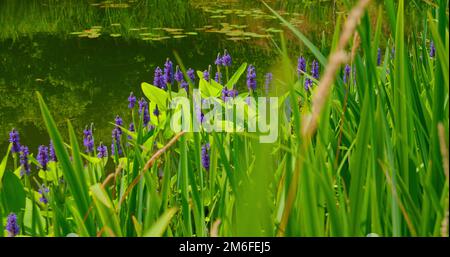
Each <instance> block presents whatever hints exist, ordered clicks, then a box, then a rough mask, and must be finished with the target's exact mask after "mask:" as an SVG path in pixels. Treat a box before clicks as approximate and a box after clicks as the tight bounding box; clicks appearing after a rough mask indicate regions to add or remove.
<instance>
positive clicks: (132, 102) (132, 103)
mask: <svg viewBox="0 0 450 257" xmlns="http://www.w3.org/2000/svg"><path fill="white" fill-rule="evenodd" d="M135 105H136V97H135V96H134V95H133V92H131V93H130V96H129V97H128V108H130V109H133V108H134V106H135Z"/></svg>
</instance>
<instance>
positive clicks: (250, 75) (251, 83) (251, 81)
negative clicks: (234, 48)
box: [247, 64, 256, 91]
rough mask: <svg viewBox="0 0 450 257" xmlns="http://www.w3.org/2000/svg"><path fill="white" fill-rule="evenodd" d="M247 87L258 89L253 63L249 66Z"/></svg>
mask: <svg viewBox="0 0 450 257" xmlns="http://www.w3.org/2000/svg"><path fill="white" fill-rule="evenodd" d="M247 88H248V90H252V91H254V90H256V70H255V67H254V66H253V65H251V64H250V65H249V66H248V68H247Z"/></svg>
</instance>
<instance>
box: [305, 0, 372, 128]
mask: <svg viewBox="0 0 450 257" xmlns="http://www.w3.org/2000/svg"><path fill="white" fill-rule="evenodd" d="M369 3H370V0H360V1H359V2H358V4H357V5H356V6H355V7H353V9H352V10H351V11H350V14H349V15H348V17H347V21H346V22H345V24H344V28H343V30H342V34H341V37H340V38H339V42H338V45H337V47H336V50H335V51H334V52H333V53H331V55H330V57H329V61H328V64H327V66H326V68H325V73H324V75H323V77H322V79H321V80H320V81H319V85H318V87H317V90H316V91H315V92H314V95H313V99H312V113H311V114H310V115H309V116H307V117H304V119H303V124H302V125H303V128H302V134H303V136H311V135H312V134H313V133H314V132H315V131H316V129H317V123H318V120H319V117H320V114H321V112H322V109H323V107H324V106H325V103H326V102H327V100H328V97H329V95H330V91H331V88H332V85H333V82H334V77H335V75H336V72H337V71H338V69H339V67H340V65H341V64H343V63H345V62H347V60H348V56H347V53H346V52H345V48H346V46H347V44H348V41H349V40H350V38H351V37H352V35H353V34H354V33H355V29H356V26H358V23H359V20H360V19H361V17H362V16H363V14H364V10H365V8H366V7H367V5H368V4H369ZM354 51H355V52H356V49H355V50H354Z"/></svg>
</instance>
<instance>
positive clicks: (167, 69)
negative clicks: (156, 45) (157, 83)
mask: <svg viewBox="0 0 450 257" xmlns="http://www.w3.org/2000/svg"><path fill="white" fill-rule="evenodd" d="M172 81H173V64H172V61H170V59H169V58H167V60H166V63H165V64H164V86H165V88H164V89H166V88H167V84H172Z"/></svg>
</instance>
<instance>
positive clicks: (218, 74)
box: [214, 71, 222, 84]
mask: <svg viewBox="0 0 450 257" xmlns="http://www.w3.org/2000/svg"><path fill="white" fill-rule="evenodd" d="M214 81H216V82H217V83H219V84H221V83H222V73H220V72H219V71H218V72H216V76H215V77H214Z"/></svg>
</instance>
